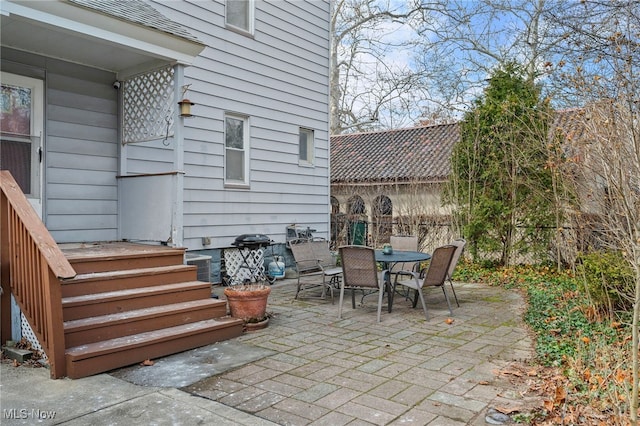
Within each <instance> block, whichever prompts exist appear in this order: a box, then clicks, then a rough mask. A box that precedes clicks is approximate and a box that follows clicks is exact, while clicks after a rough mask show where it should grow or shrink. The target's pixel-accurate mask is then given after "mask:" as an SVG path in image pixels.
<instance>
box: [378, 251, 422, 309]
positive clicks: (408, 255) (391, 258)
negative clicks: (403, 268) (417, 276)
mask: <svg viewBox="0 0 640 426" xmlns="http://www.w3.org/2000/svg"><path fill="white" fill-rule="evenodd" d="M375 258H376V262H379V263H381V264H382V265H383V270H391V268H392V267H393V265H395V264H396V263H405V262H422V261H425V260H429V259H431V255H430V254H429V253H423V252H421V251H407V250H393V251H392V252H391V253H385V252H383V251H382V250H376V251H375ZM385 285H386V287H387V297H388V305H387V306H388V309H389V312H391V307H392V305H393V294H392V291H393V289H392V288H391V274H388V275H387V278H386V280H385Z"/></svg>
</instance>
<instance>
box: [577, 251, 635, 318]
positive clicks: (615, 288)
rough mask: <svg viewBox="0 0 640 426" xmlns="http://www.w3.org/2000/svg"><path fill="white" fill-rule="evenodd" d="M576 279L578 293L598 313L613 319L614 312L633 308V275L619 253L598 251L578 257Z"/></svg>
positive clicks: (627, 263)
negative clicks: (581, 284)
mask: <svg viewBox="0 0 640 426" xmlns="http://www.w3.org/2000/svg"><path fill="white" fill-rule="evenodd" d="M576 276H577V278H578V279H581V280H582V281H583V284H584V285H583V286H582V289H581V290H582V291H584V292H585V293H586V296H587V297H589V298H590V299H591V302H592V303H593V305H594V306H596V307H597V308H598V309H600V310H602V311H605V312H608V313H609V316H611V317H613V316H614V312H615V311H628V310H630V309H632V306H633V294H634V282H633V271H632V270H631V266H630V265H629V262H628V261H627V260H626V259H625V258H624V256H623V255H622V253H621V252H619V251H601V252H595V253H590V254H586V255H583V256H581V258H580V263H579V264H578V268H577V274H576Z"/></svg>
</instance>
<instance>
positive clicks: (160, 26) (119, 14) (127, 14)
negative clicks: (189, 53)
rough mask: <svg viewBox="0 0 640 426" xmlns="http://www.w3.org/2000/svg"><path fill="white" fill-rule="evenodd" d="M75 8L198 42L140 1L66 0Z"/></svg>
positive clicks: (187, 32) (180, 26)
mask: <svg viewBox="0 0 640 426" xmlns="http://www.w3.org/2000/svg"><path fill="white" fill-rule="evenodd" d="M68 1H69V2H70V3H73V4H75V5H77V6H82V7H86V8H88V9H92V10H95V11H98V12H100V13H104V14H106V15H110V16H113V17H115V18H118V19H122V20H125V21H129V22H135V23H136V24H140V25H144V26H145V27H149V28H153V29H155V30H158V31H162V32H165V33H168V34H172V35H174V36H178V37H182V38H185V39H187V40H191V41H198V39H197V38H196V37H194V36H193V35H191V34H190V33H189V31H187V29H186V28H185V27H183V26H182V25H180V24H178V23H177V22H174V21H172V20H171V19H169V18H167V17H166V16H164V15H163V14H162V13H160V12H158V11H157V10H156V9H154V8H153V7H152V6H150V5H148V4H147V3H145V2H143V1H141V0H127V1H123V0H68Z"/></svg>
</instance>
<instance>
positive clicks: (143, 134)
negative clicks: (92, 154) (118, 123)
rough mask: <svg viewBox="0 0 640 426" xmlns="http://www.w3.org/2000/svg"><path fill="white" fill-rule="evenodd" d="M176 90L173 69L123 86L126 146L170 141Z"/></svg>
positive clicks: (128, 82) (163, 70)
mask: <svg viewBox="0 0 640 426" xmlns="http://www.w3.org/2000/svg"><path fill="white" fill-rule="evenodd" d="M173 90H174V84H173V68H171V67H167V68H162V69H159V70H157V71H154V72H150V73H147V74H142V75H138V76H136V77H133V78H131V79H129V80H127V81H125V82H124V83H123V125H124V130H123V132H124V134H123V141H124V143H133V142H143V141H149V140H153V139H166V138H167V137H169V136H171V135H172V134H173V115H174V108H175V107H176V105H174V102H173V100H174V95H173V93H174V92H173Z"/></svg>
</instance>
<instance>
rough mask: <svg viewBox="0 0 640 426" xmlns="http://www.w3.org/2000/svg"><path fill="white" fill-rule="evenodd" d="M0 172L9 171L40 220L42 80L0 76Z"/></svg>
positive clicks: (5, 74)
mask: <svg viewBox="0 0 640 426" xmlns="http://www.w3.org/2000/svg"><path fill="white" fill-rule="evenodd" d="M0 86H1V92H0V169H4V170H9V171H10V172H11V174H12V175H13V177H14V179H15V180H16V182H17V183H18V185H20V188H21V189H22V191H23V192H24V193H25V194H26V196H27V198H28V199H29V201H30V202H31V205H32V206H33V208H34V209H35V210H36V212H37V213H38V215H39V216H40V217H42V134H43V133H42V129H43V120H44V114H43V109H44V96H43V90H44V84H43V81H42V80H38V79H35V78H29V77H23V76H19V75H15V74H9V73H5V72H3V73H2V75H1V77H0Z"/></svg>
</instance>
